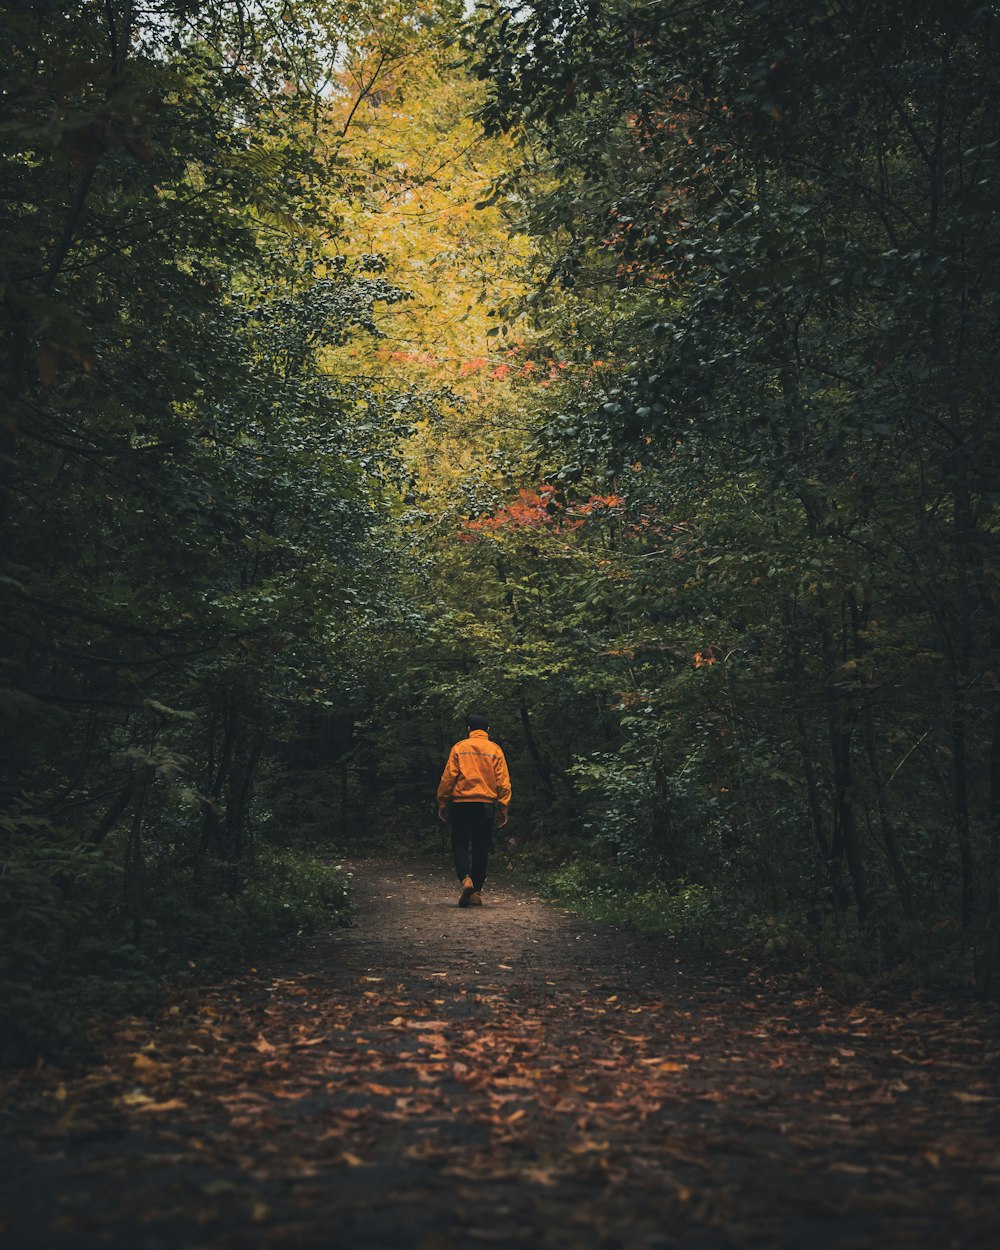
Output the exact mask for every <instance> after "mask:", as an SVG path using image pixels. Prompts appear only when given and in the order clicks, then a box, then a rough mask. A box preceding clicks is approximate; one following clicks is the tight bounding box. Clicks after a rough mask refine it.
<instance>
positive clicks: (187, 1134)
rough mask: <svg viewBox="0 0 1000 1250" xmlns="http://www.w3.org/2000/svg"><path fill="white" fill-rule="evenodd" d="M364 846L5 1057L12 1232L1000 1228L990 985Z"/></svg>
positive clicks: (198, 1241) (297, 1234)
mask: <svg viewBox="0 0 1000 1250" xmlns="http://www.w3.org/2000/svg"><path fill="white" fill-rule="evenodd" d="M353 868H354V872H355V876H354V884H355V891H356V897H357V901H358V904H359V913H358V917H357V922H356V925H355V926H354V927H353V928H351V929H349V930H343V931H339V932H334V933H327V934H322V935H319V936H317V937H315V938H312V939H309V940H307V941H304V942H302V943H301V944H300V945H299V946H297V947H296V948H295V949H294V950H292V951H289V952H287V953H285V954H284V955H282V956H280V957H276V958H274V959H272V960H271V961H269V962H268V963H266V964H264V963H262V964H260V965H259V966H258V967H257V968H256V969H248V970H247V971H246V972H245V973H243V974H242V975H239V976H237V977H235V978H233V979H231V980H227V981H225V982H222V983H218V984H215V985H211V986H208V987H205V986H202V987H199V988H186V989H184V990H183V991H180V992H179V993H178V994H176V995H175V996H173V997H172V998H171V999H170V1000H169V1001H168V1002H167V1003H166V1004H165V1005H164V1008H163V1010H162V1012H161V1013H160V1014H159V1015H158V1016H157V1017H156V1018H155V1019H152V1020H145V1019H138V1018H129V1019H128V1020H126V1021H124V1022H120V1024H119V1027H118V1029H117V1031H116V1033H115V1035H114V1036H113V1037H109V1038H108V1040H107V1043H106V1046H105V1047H104V1049H103V1052H102V1055H101V1058H100V1059H99V1060H97V1061H95V1062H94V1063H92V1064H91V1065H89V1066H88V1067H86V1068H82V1069H80V1070H77V1071H73V1072H67V1071H59V1070H57V1069H56V1068H53V1067H48V1066H46V1067H42V1068H41V1069H39V1070H37V1071H34V1072H23V1073H20V1074H14V1075H7V1076H5V1077H4V1078H3V1085H2V1090H3V1095H4V1100H3V1113H2V1119H0V1132H2V1141H3V1148H4V1155H5V1156H6V1159H5V1161H4V1167H3V1169H2V1173H0V1177H2V1179H0V1238H2V1240H3V1244H4V1245H5V1247H7V1250H14V1248H15V1247H16V1248H17V1250H22V1248H23V1247H39V1248H40V1247H43V1246H44V1247H46V1248H51V1250H60V1248H61V1247H73V1248H74V1250H76V1248H77V1247H88V1246H94V1247H122V1248H124V1247H126V1246H127V1247H130V1250H177V1248H180V1247H185V1248H191V1250H194V1248H200V1247H206V1248H207V1247H216V1246H218V1247H225V1248H232V1250H240V1248H243V1247H246V1248H247V1250H249V1248H251V1247H262V1248H263V1247H278V1246H290V1247H299V1246H302V1247H326V1248H330V1250H338V1248H341V1247H343V1248H344V1250H347V1248H350V1250H376V1248H383V1247H385V1248H394V1247H400V1248H404V1247H405V1248H406V1250H411V1248H412V1250H457V1247H460V1246H468V1245H496V1246H511V1247H545V1248H546V1250H548V1248H550V1247H551V1248H558V1250H563V1248H566V1250H572V1248H576V1247H580V1248H587V1250H589V1248H594V1250H597V1248H598V1247H600V1248H602V1250H604V1248H606V1250H611V1248H612V1247H621V1248H622V1250H624V1248H625V1247H628V1248H629V1250H635V1248H637V1247H639V1248H643V1250H645V1248H647V1247H648V1248H652V1247H662V1248H664V1250H666V1248H667V1247H674V1246H684V1247H692V1248H695V1250H697V1248H700V1247H706V1248H707V1247H713V1248H715V1247H742V1246H753V1247H757V1246H759V1247H800V1246H801V1247H845V1248H846V1247H851V1248H852V1250H856V1248H865V1247H869V1246H870V1247H873V1248H874V1247H876V1246H879V1247H884V1246H885V1245H886V1244H888V1245H893V1246H899V1247H907V1248H909V1247H928V1248H930V1247H934V1248H935V1250H944V1248H948V1250H964V1248H965V1247H979V1246H982V1247H987V1246H989V1247H991V1248H992V1247H995V1246H996V1245H998V1244H1000V1147H998V1144H997V1142H998V1129H1000V1114H998V1113H1000V1102H998V1101H997V1093H998V1090H997V1085H996V1081H995V1076H996V1068H997V1062H998V1045H997V1042H996V1039H995V1035H992V1036H991V1032H992V1029H991V1025H992V1026H995V1022H996V1015H995V1011H992V1010H991V1009H990V1008H981V1007H969V1008H966V1007H958V1006H947V1007H944V1006H938V1005H934V1004H932V1003H930V1002H926V1001H923V1000H921V999H920V998H916V999H912V1000H907V1001H905V1002H893V1001H890V1000H889V999H888V998H875V999H873V1000H871V1001H867V1002H865V1003H863V1004H854V1005H845V1004H842V1003H839V1002H838V1001H836V1000H835V999H833V998H832V997H829V996H827V995H825V994H824V993H823V992H822V991H821V990H816V989H815V988H812V989H809V990H807V989H804V988H803V987H802V986H801V985H798V984H797V983H796V982H795V981H794V980H793V979H788V978H777V979H774V978H772V979H770V980H769V979H767V978H765V976H764V975H763V974H762V973H760V972H758V971H754V970H753V969H750V968H745V967H744V966H742V965H739V964H736V963H734V962H731V961H730V962H726V961H722V962H717V963H713V962H710V961H703V960H696V959H693V958H691V957H689V956H686V955H685V954H684V952H682V951H680V950H679V949H677V948H675V947H674V946H673V945H671V944H670V943H668V942H664V941H661V940H658V939H651V938H645V937H641V936H638V935H635V934H631V933H626V932H623V931H620V930H616V929H610V928H608V929H598V928H595V927H594V926H593V925H589V924H587V923H585V922H583V921H580V920H578V919H575V918H572V917H568V916H566V915H564V914H562V913H560V912H558V911H556V910H554V909H552V908H550V907H547V906H546V905H545V904H544V903H543V902H542V901H541V900H539V899H538V898H536V897H534V896H532V894H531V893H530V892H528V891H526V890H525V889H523V888H521V887H516V886H514V885H511V884H509V883H507V882H501V883H500V884H499V886H497V887H496V888H494V889H493V890H492V891H490V892H489V905H488V906H485V907H483V908H482V909H469V910H467V911H461V910H459V909H458V908H456V906H455V898H456V891H455V887H454V882H453V879H452V877H451V876H450V874H449V873H448V872H447V871H446V869H445V868H443V867H441V866H439V865H436V864H402V863H389V862H378V863H365V862H361V863H357V864H355V865H353Z"/></svg>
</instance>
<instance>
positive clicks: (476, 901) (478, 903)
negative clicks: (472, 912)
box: [469, 890, 483, 907]
mask: <svg viewBox="0 0 1000 1250" xmlns="http://www.w3.org/2000/svg"><path fill="white" fill-rule="evenodd" d="M482 905H483V892H482V890H473V891H472V898H470V899H469V906H470V907H482Z"/></svg>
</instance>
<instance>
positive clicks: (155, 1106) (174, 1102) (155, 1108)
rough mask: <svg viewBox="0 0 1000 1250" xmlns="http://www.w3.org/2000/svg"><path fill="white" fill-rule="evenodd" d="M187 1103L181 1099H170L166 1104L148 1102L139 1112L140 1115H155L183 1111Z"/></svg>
mask: <svg viewBox="0 0 1000 1250" xmlns="http://www.w3.org/2000/svg"><path fill="white" fill-rule="evenodd" d="M186 1106H187V1103H186V1102H184V1101H183V1100H182V1099H180V1098H169V1099H168V1100H167V1101H166V1102H146V1103H143V1104H142V1105H141V1106H140V1107H139V1108H138V1111H139V1113H140V1115H147V1114H155V1113H158V1112H162V1111H181V1110H182V1109H183V1108H184V1107H186Z"/></svg>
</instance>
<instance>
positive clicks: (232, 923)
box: [0, 821, 351, 1063]
mask: <svg viewBox="0 0 1000 1250" xmlns="http://www.w3.org/2000/svg"><path fill="white" fill-rule="evenodd" d="M2 851H3V860H4V869H3V873H2V875H0V951H2V955H0V1000H2V1002H3V1004H4V1008H3V1014H2V1018H0V1063H12V1062H14V1063H20V1062H27V1061H29V1060H31V1059H32V1058H34V1057H35V1056H36V1055H46V1056H49V1057H55V1058H60V1059H67V1058H70V1057H72V1056H73V1055H79V1054H80V1052H81V1048H82V1047H85V1046H86V1044H87V1043H86V1041H85V1033H84V1032H83V1030H85V1027H86V1024H87V1022H88V1021H89V1020H92V1019H94V1018H95V1017H98V1016H101V1015H104V1014H108V1013H116V1012H121V1011H126V1010H129V1011H135V1010H142V1009H145V1008H148V1007H150V1006H152V1005H153V1004H154V1003H155V1002H156V999H157V996H158V993H159V991H160V988H161V986H162V984H163V982H164V980H167V979H174V978H176V977H178V976H191V975H195V976H202V975H205V974H217V973H220V972H222V971H224V970H226V969H229V968H232V967H233V966H234V965H236V964H238V963H239V962H240V961H242V960H245V959H247V958H251V957H255V956H258V955H260V954H261V953H262V952H264V951H265V950H266V949H267V948H269V947H271V946H273V945H274V944H275V943H276V942H280V941H283V940H286V939H289V938H296V937H300V936H302V935H303V934H308V933H312V932H315V931H316V930H317V929H319V928H330V927H335V926H337V925H342V924H346V923H348V920H349V918H350V914H351V909H350V903H349V899H348V879H347V876H346V875H345V874H344V872H343V871H342V869H341V868H339V867H335V866H333V865H331V864H330V863H329V862H328V861H327V860H324V859H321V858H319V857H316V856H311V855H306V854H303V853H301V852H296V851H293V850H290V849H288V848H282V849H276V848H272V847H267V846H265V847H261V848H260V849H259V851H258V855H257V863H256V864H255V868H254V875H253V876H252V877H248V878H247V879H246V880H244V881H243V882H242V883H239V882H235V881H234V879H233V875H232V865H231V864H228V863H225V862H221V861H215V860H208V861H206V862H205V863H203V864H202V865H201V866H200V870H199V872H198V874H197V875H196V876H192V875H191V874H190V873H187V874H181V873H178V872H177V871H176V869H175V868H174V866H173V865H171V864H170V863H169V861H165V862H164V863H163V864H162V865H161V866H160V867H159V868H158V869H157V870H155V871H154V872H153V873H152V874H151V879H150V880H148V881H147V892H148V906H147V909H146V913H145V915H144V916H143V919H142V923H141V926H140V930H139V934H138V936H139V939H140V940H139V944H136V942H135V940H134V938H135V936H136V934H135V931H134V929H133V926H132V924H131V922H130V917H129V915H128V913H127V910H126V908H125V907H123V905H122V903H121V898H120V885H119V882H118V876H117V873H116V872H115V868H114V864H113V863H112V862H111V861H110V860H109V859H108V858H107V857H106V855H105V853H104V852H103V851H98V850H86V849H84V848H81V847H80V845H79V844H78V843H75V842H74V841H72V839H71V838H70V837H69V836H68V835H67V834H65V833H62V834H60V833H58V831H55V830H53V829H51V828H50V829H45V828H43V827H42V826H41V824H40V822H38V821H24V822H21V823H20V824H19V825H18V826H17V827H16V828H15V829H13V830H12V829H10V827H9V826H8V828H7V829H6V830H5V832H4V836H3V844H2Z"/></svg>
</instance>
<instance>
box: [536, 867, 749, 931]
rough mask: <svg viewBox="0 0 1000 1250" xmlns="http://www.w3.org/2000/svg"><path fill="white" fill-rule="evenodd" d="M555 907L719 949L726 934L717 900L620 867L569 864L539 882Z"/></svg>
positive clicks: (690, 885) (701, 890) (687, 885)
mask: <svg viewBox="0 0 1000 1250" xmlns="http://www.w3.org/2000/svg"><path fill="white" fill-rule="evenodd" d="M541 885H542V888H543V889H544V890H545V891H546V892H547V893H548V894H549V895H550V897H552V898H553V899H554V900H555V901H556V902H559V903H561V904H563V905H564V906H566V907H569V908H570V909H571V910H572V911H576V912H579V913H580V914H581V915H584V916H587V917H589V918H590V919H591V920H603V921H609V922H613V923H619V924H631V925H634V926H635V927H636V928H637V929H641V930H642V931H643V932H646V933H662V934H665V935H666V936H668V937H673V938H682V939H685V940H687V941H696V942H697V943H698V944H699V945H700V946H705V945H710V946H717V945H719V944H720V943H721V940H722V938H723V935H725V934H727V933H728V925H727V920H728V917H727V916H725V915H722V914H721V911H720V908H719V903H718V900H717V899H716V898H715V897H714V896H713V895H712V893H711V892H710V891H709V890H707V889H706V888H705V887H704V886H702V885H697V884H695V883H694V882H691V881H680V880H679V881H661V880H656V879H655V878H650V877H649V876H646V875H644V874H641V873H640V872H639V871H637V870H636V869H635V868H632V867H631V866H628V865H624V866H618V865H608V864H594V863H588V862H586V861H585V860H573V861H571V862H570V863H567V864H564V865H563V866H562V867H561V868H558V869H556V870H555V871H553V872H549V873H546V874H545V875H544V876H543V878H542V880H541Z"/></svg>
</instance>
